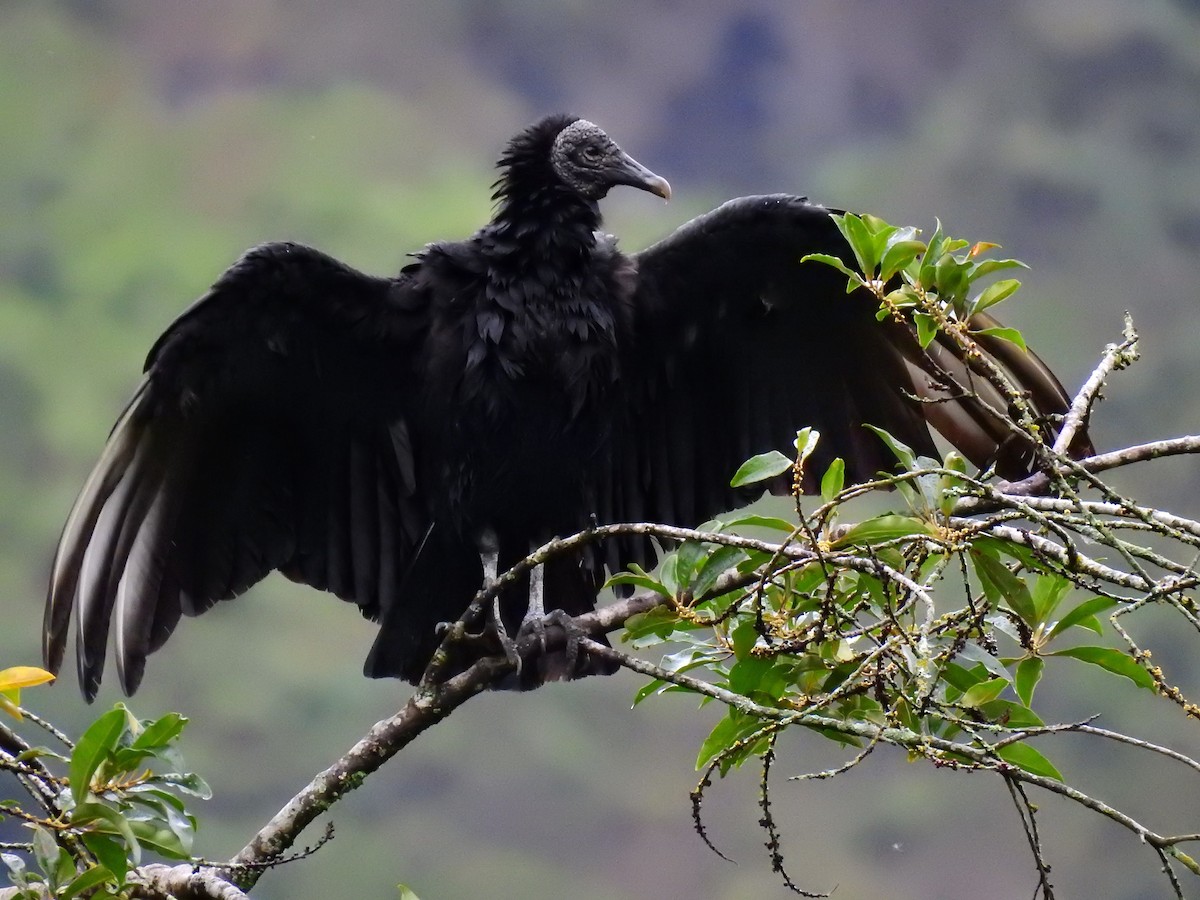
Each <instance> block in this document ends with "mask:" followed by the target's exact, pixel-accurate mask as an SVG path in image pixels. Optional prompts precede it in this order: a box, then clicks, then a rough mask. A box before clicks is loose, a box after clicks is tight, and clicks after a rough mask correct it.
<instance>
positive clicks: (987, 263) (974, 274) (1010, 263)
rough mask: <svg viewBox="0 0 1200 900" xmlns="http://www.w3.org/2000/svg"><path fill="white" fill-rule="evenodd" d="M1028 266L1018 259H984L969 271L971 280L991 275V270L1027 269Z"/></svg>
mask: <svg viewBox="0 0 1200 900" xmlns="http://www.w3.org/2000/svg"><path fill="white" fill-rule="evenodd" d="M1028 268H1029V266H1027V265H1025V263H1023V262H1021V261H1020V260H1019V259H985V260H984V261H983V262H981V263H979V264H978V265H977V266H975V268H974V269H973V270H972V271H971V280H972V281H974V280H975V279H977V278H982V277H983V276H985V275H991V274H992V273H993V272H999V271H1000V270H1001V269H1028Z"/></svg>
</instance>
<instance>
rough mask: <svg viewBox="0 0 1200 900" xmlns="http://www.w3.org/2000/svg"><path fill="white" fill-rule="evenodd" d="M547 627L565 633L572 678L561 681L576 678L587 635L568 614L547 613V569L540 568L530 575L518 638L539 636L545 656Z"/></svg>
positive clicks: (534, 546) (568, 670) (538, 543)
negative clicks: (581, 647) (527, 598)
mask: <svg viewBox="0 0 1200 900" xmlns="http://www.w3.org/2000/svg"><path fill="white" fill-rule="evenodd" d="M543 543H545V541H538V542H534V543H533V544H532V545H531V546H530V548H529V552H530V553H532V552H533V551H534V550H536V549H537V548H538V547H540V546H541V545H542V544H543ZM547 625H557V626H558V627H559V628H561V629H562V630H563V631H564V632H565V633H566V647H565V657H566V673H570V674H566V675H561V674H560V675H559V676H558V677H566V678H571V677H574V675H573V673H574V672H575V663H576V661H577V660H578V659H579V641H580V639H581V638H582V637H584V636H585V635H584V633H583V632H582V631H581V630H580V628H579V626H578V625H576V624H575V620H574V619H573V618H572V617H571V615H570V614H569V613H566V612H564V611H563V610H561V609H552V610H550V612H549V613H547V612H546V569H545V566H541V565H538V566H534V567H533V568H532V569H531V570H530V571H529V606H528V608H527V609H526V611H525V617H524V618H523V619H522V620H521V628H520V630H519V631H518V637H520V636H523V635H526V634H534V635H537V638H538V641H539V642H540V643H541V646H542V653H543V654H545V652H546V626H547Z"/></svg>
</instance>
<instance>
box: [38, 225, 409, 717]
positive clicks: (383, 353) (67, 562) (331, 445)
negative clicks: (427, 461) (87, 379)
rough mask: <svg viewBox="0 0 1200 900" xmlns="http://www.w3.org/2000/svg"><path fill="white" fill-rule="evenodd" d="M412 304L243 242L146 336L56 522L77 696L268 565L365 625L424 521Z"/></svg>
mask: <svg viewBox="0 0 1200 900" xmlns="http://www.w3.org/2000/svg"><path fill="white" fill-rule="evenodd" d="M420 307H421V301H420V297H419V296H417V292H415V291H414V290H413V289H412V287H411V286H410V283H409V281H408V280H406V279H403V278H402V279H401V280H389V279H381V278H372V277H369V276H366V275H363V274H361V273H359V272H356V271H354V270H353V269H351V268H349V267H347V266H345V265H343V264H342V263H339V262H338V261H336V260H334V259H332V258H330V257H328V256H325V255H324V254H322V253H320V252H318V251H316V250H312V249H310V248H307V247H303V246H298V245H294V244H268V245H264V246H262V247H259V248H256V249H255V250H252V251H250V252H249V253H247V254H246V255H245V256H244V257H243V258H242V259H241V260H239V261H238V262H237V263H236V264H235V265H234V266H233V267H231V268H230V269H229V270H228V271H227V272H226V273H225V274H224V275H223V276H222V277H221V278H220V280H219V281H218V282H217V283H216V284H215V285H214V286H213V288H212V289H211V290H210V291H209V292H208V293H207V294H206V295H205V296H203V297H202V298H201V299H200V300H199V301H197V302H196V303H195V304H194V305H193V306H192V307H191V308H190V309H189V310H188V311H187V312H185V313H184V314H183V315H182V316H180V318H179V319H177V320H176V321H175V323H174V324H173V325H172V326H171V327H170V328H169V329H168V330H167V332H166V333H165V334H164V335H163V336H162V337H161V338H160V339H159V340H158V342H157V343H156V344H155V346H154V348H153V349H152V350H151V352H150V355H149V358H148V359H147V361H146V371H145V377H144V378H143V380H142V382H141V384H140V385H139V386H138V388H137V390H136V392H135V393H134V395H133V398H132V399H131V400H130V401H129V404H128V405H127V406H126V408H125V411H124V412H123V413H122V415H121V417H120V419H119V420H118V421H117V424H116V426H115V427H114V428H113V431H112V433H111V435H110V436H109V440H108V443H107V445H106V446H105V448H104V452H103V454H102V456H101V458H100V461H99V462H98V464H97V465H96V467H95V469H94V470H93V472H92V474H91V476H90V477H89V478H88V480H87V482H86V484H85V486H84V488H83V491H82V492H81V494H80V496H79V498H78V499H77V501H76V503H75V506H74V508H73V509H72V510H71V514H70V516H69V518H68V520H67V523H66V525H65V527H64V529H63V533H62V537H61V539H60V541H59V546H58V550H57V552H56V555H55V558H54V566H53V571H52V575H51V581H50V589H49V597H48V600H47V607H46V618H45V631H44V648H43V649H44V655H45V659H46V662H47V665H48V666H49V668H50V669H51V670H54V671H57V670H58V668H59V666H60V665H61V663H62V658H63V655H64V652H65V648H66V642H67V633H68V630H69V622H70V618H71V615H72V611H74V615H75V618H76V623H77V626H76V638H77V639H76V655H77V662H78V668H79V678H80V685H81V687H82V689H83V691H84V694H85V695H86V696H87V697H88V698H89V699H90V698H92V697H94V696H95V694H96V691H97V689H98V687H99V684H100V678H101V675H102V673H103V668H104V661H105V653H106V646H107V643H108V634H109V631H110V626H111V630H112V631H113V632H114V634H115V641H114V643H115V649H116V656H117V669H118V673H119V675H120V679H121V684H122V686H123V688H124V689H125V691H126V692H127V693H131V692H132V691H133V690H135V689H136V688H137V685H138V683H139V681H140V680H141V676H142V671H143V668H144V665H145V660H146V656H147V654H149V653H151V652H152V651H154V650H155V649H157V648H158V647H159V646H161V645H162V643H163V642H164V641H165V640H166V638H167V637H168V636H169V635H170V634H171V632H172V630H173V629H174V627H175V625H176V624H177V623H178V621H179V618H180V615H181V614H184V615H195V614H198V613H201V612H203V611H204V610H206V609H208V608H209V607H211V606H212V605H213V604H214V603H215V602H216V601H218V600H225V599H229V598H231V597H234V596H236V595H237V594H239V593H241V592H242V591H245V590H246V589H247V588H249V587H250V586H251V585H252V584H254V583H255V582H257V581H259V580H260V579H261V578H263V577H264V576H265V575H266V574H267V573H268V572H270V571H271V570H272V569H280V570H282V571H283V572H284V574H286V575H287V576H288V577H290V578H293V579H295V580H297V581H301V582H304V583H306V584H310V585H313V586H314V587H317V588H320V589H323V590H329V591H332V592H333V593H335V594H337V595H338V596H340V597H342V598H344V599H348V600H353V601H354V602H355V603H357V604H358V605H359V606H360V607H361V609H362V612H363V614H364V615H367V616H369V617H371V618H378V617H379V616H380V615H381V613H382V611H384V610H385V609H386V608H387V606H388V605H389V604H390V603H392V602H393V600H394V598H395V596H396V594H397V592H398V588H399V586H400V584H401V582H402V581H403V578H404V574H405V571H406V568H407V567H408V566H409V565H410V564H411V562H412V560H413V558H414V557H415V555H416V553H417V550H418V548H419V547H420V544H421V541H422V539H423V537H424V535H425V534H426V533H427V531H428V529H429V522H428V516H427V513H426V508H425V505H424V504H423V502H422V500H421V497H420V495H419V493H418V489H417V484H416V480H415V474H414V448H413V446H412V441H411V435H410V432H409V428H408V422H407V419H406V410H405V406H404V398H405V397H406V396H411V388H410V387H409V385H410V382H411V378H412V376H411V375H410V374H409V372H410V367H409V365H408V362H407V358H406V355H407V354H406V351H407V349H408V348H409V347H410V346H411V344H412V341H413V334H414V331H415V329H418V328H419V327H420V322H421V319H422V317H421V310H420Z"/></svg>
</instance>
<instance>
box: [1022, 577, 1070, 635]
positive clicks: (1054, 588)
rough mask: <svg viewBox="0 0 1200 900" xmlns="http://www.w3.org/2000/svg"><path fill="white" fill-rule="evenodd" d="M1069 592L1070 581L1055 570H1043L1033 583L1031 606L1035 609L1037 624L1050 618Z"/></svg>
mask: <svg viewBox="0 0 1200 900" xmlns="http://www.w3.org/2000/svg"><path fill="white" fill-rule="evenodd" d="M1070 592H1071V582H1070V581H1068V580H1067V579H1066V578H1064V577H1063V576H1062V575H1059V574H1058V573H1056V572H1043V573H1042V574H1041V575H1038V577H1037V581H1035V582H1034V584H1033V593H1032V595H1031V596H1032V599H1033V608H1034V609H1035V610H1036V611H1037V624H1039V625H1041V624H1042V623H1044V622H1047V621H1049V620H1050V617H1051V616H1052V615H1054V611H1055V610H1056V609H1058V604H1060V603H1062V601H1063V598H1064V597H1066V596H1067V594H1069V593H1070Z"/></svg>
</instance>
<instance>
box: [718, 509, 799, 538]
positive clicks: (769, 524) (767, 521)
mask: <svg viewBox="0 0 1200 900" xmlns="http://www.w3.org/2000/svg"><path fill="white" fill-rule="evenodd" d="M725 527H726V528H769V529H771V530H772V531H782V532H784V533H785V534H791V533H792V532H794V531H795V530H796V526H795V524H794V523H792V522H789V521H788V520H787V519H781V518H779V517H778V516H761V515H759V514H758V513H747V514H746V515H744V516H735V517H734V518H732V519H730V520H729V521H727V522H726V523H725Z"/></svg>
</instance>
